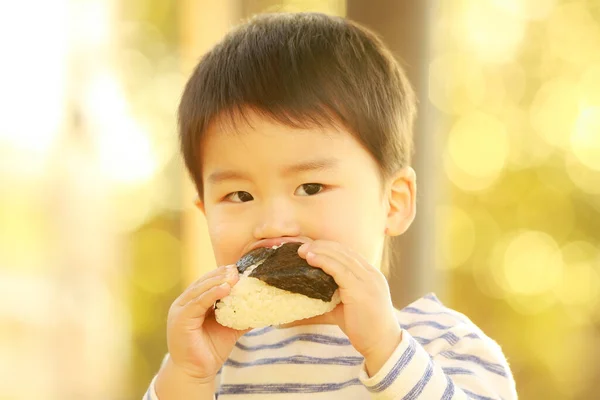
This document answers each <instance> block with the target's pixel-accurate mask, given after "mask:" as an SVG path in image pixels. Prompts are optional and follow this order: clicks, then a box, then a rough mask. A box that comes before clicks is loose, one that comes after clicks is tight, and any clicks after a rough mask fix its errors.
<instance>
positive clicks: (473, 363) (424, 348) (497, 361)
mask: <svg viewBox="0 0 600 400" xmlns="http://www.w3.org/2000/svg"><path fill="white" fill-rule="evenodd" d="M432 333H434V335H432V336H431V338H428V339H424V338H420V337H419V338H418V340H417V339H415V337H413V336H412V335H411V334H410V333H409V332H408V331H406V330H403V331H402V341H401V343H400V344H399V345H398V347H397V348H396V350H395V351H394V353H393V354H392V356H391V357H390V358H389V360H388V361H387V362H386V363H385V364H384V366H383V367H382V368H381V369H380V370H379V371H377V372H376V373H375V374H374V375H373V376H369V375H368V373H367V369H366V366H365V365H364V364H363V367H362V369H361V372H360V376H359V378H360V380H361V382H362V383H363V384H364V385H365V387H366V388H367V389H368V390H369V392H371V398H372V399H377V400H388V399H389V400H391V399H404V398H408V399H467V398H473V397H474V398H480V399H504V400H509V399H516V398H517V393H516V389H515V382H514V379H513V377H512V374H511V372H510V369H509V367H508V363H507V361H506V358H505V357H504V355H503V353H502V350H501V349H500V347H499V346H498V345H497V344H496V343H495V342H494V341H492V340H491V339H490V338H488V337H487V336H485V335H484V334H483V333H482V332H481V331H480V330H479V329H478V328H476V327H475V325H473V324H472V323H470V322H462V323H459V324H458V325H456V326H454V327H453V328H451V329H450V330H447V331H437V332H432ZM428 336H429V335H428ZM419 342H421V343H422V344H420V343H419ZM430 353H432V354H433V356H432V355H431V354H430Z"/></svg>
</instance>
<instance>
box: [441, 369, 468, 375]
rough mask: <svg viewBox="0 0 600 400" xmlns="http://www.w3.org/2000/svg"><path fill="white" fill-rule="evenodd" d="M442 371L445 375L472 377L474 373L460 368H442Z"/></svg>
mask: <svg viewBox="0 0 600 400" xmlns="http://www.w3.org/2000/svg"><path fill="white" fill-rule="evenodd" d="M442 371H444V373H445V374H446V375H474V372H473V371H471V370H470V369H466V368H460V367H443V368H442Z"/></svg>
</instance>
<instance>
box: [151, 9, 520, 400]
mask: <svg viewBox="0 0 600 400" xmlns="http://www.w3.org/2000/svg"><path fill="white" fill-rule="evenodd" d="M414 116H415V99H414V94H413V92H412V89H411V88H410V85H409V84H408V82H407V80H406V78H405V76H404V73H403V72H402V70H401V69H400V67H399V66H398V64H397V63H396V62H395V61H394V59H393V57H392V56H391V55H390V53H389V52H388V51H387V50H386V49H385V47H384V46H383V44H382V43H381V41H380V40H379V39H378V38H377V37H375V36H374V35H373V34H372V33H370V32H369V31H368V30H366V29H364V28H362V27H360V26H358V25H356V24H354V23H352V22H350V21H347V20H344V19H342V18H336V17H331V16H326V15H322V14H305V13H300V14H272V15H263V16H259V17H256V18H254V19H252V20H251V21H249V22H248V23H246V24H244V25H242V26H241V27H239V28H237V29H236V30H234V31H232V32H231V33H230V34H229V35H228V36H227V37H226V38H225V39H224V40H223V41H222V42H221V43H219V44H218V45H217V46H216V47H214V48H213V49H212V50H211V51H210V52H209V53H208V54H206V55H205V56H204V57H203V59H202V60H201V62H200V63H199V65H198V67H197V69H196V70H195V72H194V73H193V75H192V77H191V78H190V80H189V82H188V83H187V86H186V89H185V92H184V94H183V97H182V100H181V104H180V108H179V124H180V139H181V148H182V152H183V155H184V158H185V162H186V166H187V168H188V169H189V171H190V173H191V176H192V178H193V179H194V182H195V185H196V188H197V190H198V195H199V199H200V200H199V201H198V207H199V208H200V209H201V210H202V211H203V212H204V214H205V215H206V219H207V224H208V229H209V234H210V238H211V242H212V246H213V250H214V253H215V257H216V260H217V263H218V265H223V266H227V265H229V266H230V267H220V268H218V269H216V270H214V271H211V272H209V273H208V274H206V275H205V276H203V277H201V278H200V279H199V280H198V281H196V282H195V283H193V284H192V285H191V286H190V287H189V288H187V289H186V290H185V291H184V293H183V294H182V295H181V296H180V297H179V298H178V299H176V300H175V302H174V303H173V305H172V306H171V309H170V311H169V317H168V324H167V325H168V327H167V337H168V339H167V341H168V348H169V354H168V356H167V357H166V358H165V361H164V362H163V365H162V366H161V368H160V371H159V372H158V374H157V376H156V377H155V379H154V380H153V382H152V383H151V385H150V388H149V390H148V392H147V394H146V398H147V399H160V400H170V399H178V400H185V399H196V400H198V399H213V398H215V397H218V398H219V399H233V398H240V397H241V398H253V399H263V398H268V399H305V398H308V399H369V398H374V399H400V398H407V399H416V398H420V399H455V398H456V399H462V398H468V397H472V398H477V399H490V398H493V399H500V398H502V399H513V398H516V392H515V387H514V381H513V378H512V375H511V372H510V370H509V367H508V364H507V362H506V360H505V358H504V356H503V354H502V351H501V350H500V348H499V347H498V345H497V344H496V343H495V342H493V341H492V340H491V339H489V338H488V337H486V336H485V335H484V334H483V333H482V332H481V331H480V330H479V329H478V328H477V327H476V326H475V325H474V324H472V323H471V322H470V321H469V320H468V319H467V318H466V317H465V316H463V315H461V314H459V313H457V312H455V311H452V310H449V309H447V308H445V307H444V306H443V305H442V304H441V303H440V302H439V301H438V300H437V299H436V298H435V296H433V295H429V296H426V297H424V298H422V299H420V300H418V301H416V302H415V303H413V304H412V305H411V306H409V307H406V308H404V309H403V310H401V311H398V310H395V309H394V307H393V306H392V302H391V298H390V293H389V288H388V285H387V282H386V280H385V277H384V276H383V274H382V273H381V272H380V266H381V263H382V262H383V261H384V258H385V257H384V248H385V244H386V237H388V236H393V235H400V234H402V233H404V232H405V231H406V230H407V229H408V227H409V226H410V224H411V222H412V220H413V218H414V215H415V197H416V195H415V192H416V186H415V179H416V178H415V173H414V171H413V170H412V169H411V168H410V166H409V163H410V155H411V151H412V140H411V131H412V125H413V119H414ZM289 241H299V242H303V243H304V244H303V245H302V246H301V247H300V249H299V250H298V253H299V255H300V256H301V257H303V258H305V259H306V260H307V262H308V263H309V264H311V265H312V266H315V267H317V268H321V269H323V270H324V271H325V272H326V273H328V274H330V275H331V276H332V277H333V278H334V279H335V281H336V283H337V284H338V285H339V288H340V296H341V299H342V303H341V304H340V306H338V307H337V308H336V309H335V310H333V311H332V312H331V313H328V314H326V315H323V316H319V317H315V318H311V319H308V320H303V321H298V322H296V323H292V324H288V325H286V326H278V327H268V328H263V329H256V330H253V331H235V330H233V329H229V328H226V327H223V326H221V325H219V324H218V323H217V322H216V321H215V318H214V312H213V310H212V306H213V304H214V303H215V302H216V301H217V300H218V299H221V298H223V297H225V296H227V294H228V293H229V291H230V289H231V287H232V286H233V285H235V284H236V282H237V280H238V279H239V277H238V274H237V270H236V269H235V267H232V266H231V265H232V264H234V263H235V262H236V261H237V260H238V259H239V258H240V257H241V256H242V255H243V254H244V253H246V252H247V251H248V250H250V249H252V248H256V247H261V246H262V247H270V246H273V245H278V244H281V243H284V242H289Z"/></svg>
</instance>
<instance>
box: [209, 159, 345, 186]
mask: <svg viewBox="0 0 600 400" xmlns="http://www.w3.org/2000/svg"><path fill="white" fill-rule="evenodd" d="M338 164H339V162H338V160H337V159H336V158H320V159H315V160H309V161H304V162H300V163H297V164H292V165H288V166H286V167H284V168H283V170H282V173H281V174H282V175H283V176H289V175H294V174H299V173H302V172H310V171H322V170H326V169H333V168H335V167H336V166H337V165H338ZM229 180H245V181H249V180H250V177H249V176H248V175H247V174H245V173H244V172H241V171H233V170H221V171H215V172H213V173H212V174H210V175H209V176H208V182H209V183H212V184H217V183H221V182H223V181H229Z"/></svg>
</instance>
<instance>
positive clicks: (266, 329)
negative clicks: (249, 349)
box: [244, 326, 275, 337]
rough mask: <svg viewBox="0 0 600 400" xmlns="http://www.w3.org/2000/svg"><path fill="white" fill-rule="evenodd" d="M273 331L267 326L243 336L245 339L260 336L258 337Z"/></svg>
mask: <svg viewBox="0 0 600 400" xmlns="http://www.w3.org/2000/svg"><path fill="white" fill-rule="evenodd" d="M273 329H275V328H273V327H272V326H267V327H266V328H261V329H254V330H252V331H250V332H248V333H246V334H245V335H244V336H246V337H252V336H260V335H264V334H265V333H268V332H271V331H272V330H273Z"/></svg>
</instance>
